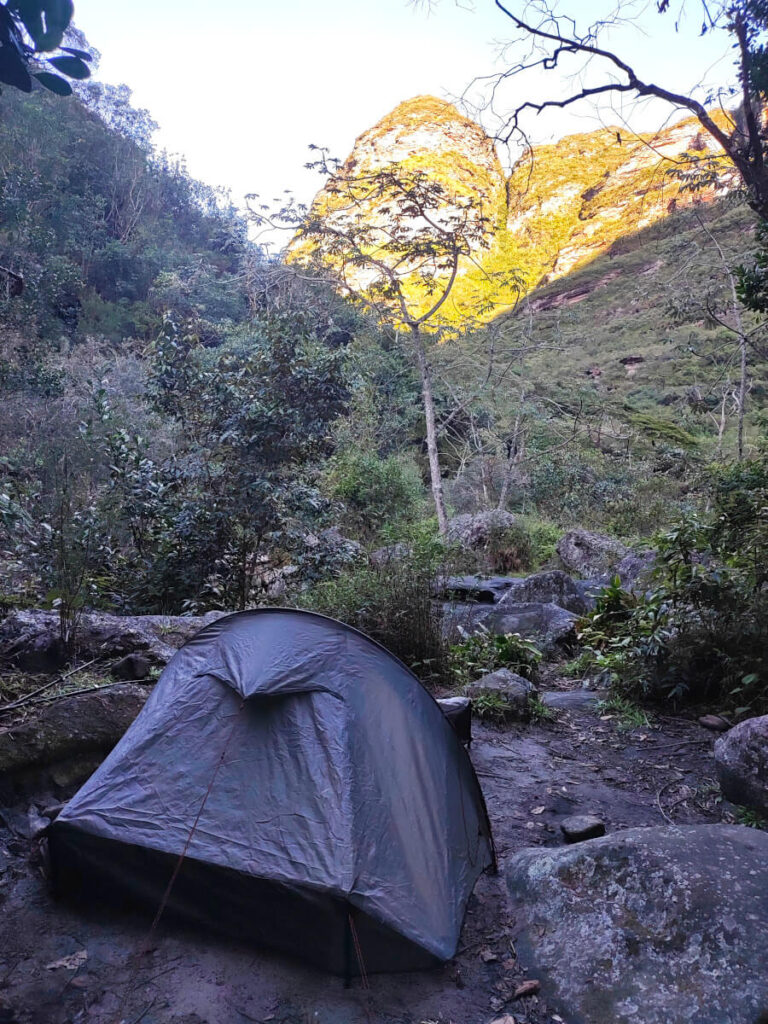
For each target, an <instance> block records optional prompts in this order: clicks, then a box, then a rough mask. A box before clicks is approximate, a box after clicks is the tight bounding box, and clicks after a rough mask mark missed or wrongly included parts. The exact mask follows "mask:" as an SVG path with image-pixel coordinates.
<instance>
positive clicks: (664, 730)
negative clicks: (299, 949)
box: [0, 678, 753, 1024]
mask: <svg viewBox="0 0 768 1024" xmlns="http://www.w3.org/2000/svg"><path fill="white" fill-rule="evenodd" d="M547 686H548V687H549V689H550V690H552V689H554V690H555V691H559V695H558V696H556V697H555V698H553V701H554V703H559V704H561V705H562V704H565V705H568V704H575V705H577V706H575V707H570V708H568V707H560V708H559V709H557V711H556V718H555V719H554V720H552V721H544V722H539V723H527V724H524V723H520V724H515V725H511V726H508V727H503V728H500V727H499V728H497V727H492V726H487V725H483V724H482V723H477V722H476V723H475V726H474V737H475V738H474V741H473V744H472V748H471V751H472V758H473V761H474V763H475V766H476V768H477V772H478V775H479V777H480V779H481V782H482V786H483V789H484V792H485V795H486V800H487V803H488V808H489V812H490V816H491V819H492V823H493V828H494V834H495V839H496V843H497V847H498V854H499V866H500V872H499V874H498V875H496V876H486V877H483V878H482V879H481V880H480V882H479V883H478V885H477V887H476V890H475V894H474V896H473V898H472V901H471V904H470V907H469V910H468V913H467V918H466V924H465V927H464V932H463V935H462V943H461V948H460V951H459V954H458V956H457V957H456V958H455V960H454V961H453V962H451V963H450V964H448V965H447V966H446V967H444V968H442V969H440V970H436V971H432V972H426V973H418V974H409V975H387V976H379V977H372V978H370V979H368V985H367V986H363V985H362V984H361V983H360V982H356V983H354V985H353V987H352V988H351V989H349V990H345V989H344V988H343V985H342V983H341V982H340V981H339V980H338V979H336V978H332V977H328V976H325V975H323V974H321V973H319V972H317V971H315V970H312V969H309V968H307V967H305V966H303V965H301V964H298V963H294V962H291V961H289V960H287V959H285V958H284V957H278V956H273V955H270V954H268V953H264V952H262V951H259V950H254V949H249V948H245V947H243V946H239V945H238V944H237V943H233V942H228V941H223V940H220V939H218V938H216V937H213V936H210V935H202V934H198V933H196V932H194V931H189V930H184V929H181V928H178V927H174V926H170V925H166V924H164V923H161V925H160V928H159V929H158V931H157V932H156V933H155V935H154V936H153V938H152V942H151V950H150V952H148V953H144V952H141V949H142V945H143V943H144V941H145V939H146V936H147V932H148V928H149V924H150V922H149V921H148V920H147V919H146V918H144V917H141V916H138V915H137V916H136V917H132V918H131V917H125V916H122V917H116V916H115V915H114V914H113V913H111V912H102V913H100V912H99V911H98V910H91V911H90V912H88V913H85V912H84V911H83V910H82V909H77V908H72V907H68V906H66V905H65V904H62V903H58V902H54V901H53V900H52V898H51V896H50V895H49V893H48V890H47V886H46V880H45V864H44V859H43V856H42V850H41V844H40V843H39V842H38V841H35V840H33V839H30V838H29V836H30V833H31V832H33V831H34V830H35V827H36V824H39V822H38V821H37V815H38V814H39V813H41V812H42V811H44V810H45V809H46V808H45V806H44V805H46V804H47V803H49V802H50V801H53V800H55V799H57V798H59V797H61V796H64V795H66V789H67V778H66V776H63V777H60V778H59V783H58V784H57V783H56V781H55V780H54V779H52V778H51V777H50V776H47V775H44V774H41V775H40V776H39V779H40V782H39V785H38V791H37V792H35V791H34V787H33V790H32V791H29V792H28V795H27V797H26V798H24V799H20V798H18V797H17V800H16V803H15V805H12V806H8V805H7V797H6V807H5V809H4V810H3V812H2V813H3V819H2V823H1V824H0V901H1V905H2V923H3V926H2V929H0V1021H4V1022H6V1024H9V1022H18V1024H64V1022H72V1024H74V1022H81V1021H82V1022H92V1024H118V1022H119V1021H125V1022H127V1024H139V1022H140V1021H143V1022H144V1024H171V1022H174V1024H241V1022H250V1021H259V1022H261V1021H264V1022H267V1021H275V1022H282V1024H307V1022H314V1021H317V1022H327V1024H358V1022H359V1024H364V1022H370V1021H377V1022H382V1024H431V1022H434V1024H449V1022H452V1024H488V1022H490V1021H503V1022H504V1024H512V1021H514V1022H516V1024H523V1022H530V1024H540V1022H550V1021H561V1020H565V1021H569V1020H576V1019H577V1018H575V1017H571V1016H567V1015H564V1012H565V1011H564V1010H563V1008H562V1006H561V1004H560V1002H559V1001H558V999H557V998H555V1000H554V1002H552V1001H551V996H553V995H554V996H555V997H556V996H557V986H556V985H553V984H552V983H551V981H550V982H547V983H545V984H544V985H543V987H542V988H541V989H540V990H539V991H536V988H537V985H536V984H535V982H534V983H532V984H528V985H527V986H526V982H530V981H531V980H532V979H534V977H535V976H537V977H541V976H542V975H541V972H539V971H537V970H535V964H534V963H532V962H531V961H530V960H528V959H526V956H524V955H522V953H521V951H520V949H519V948H518V946H519V944H518V932H519V931H520V930H521V926H522V924H523V916H524V915H522V914H517V913H516V912H515V911H514V910H512V911H510V909H509V907H508V902H507V898H506V884H505V875H506V874H507V871H508V868H509V865H510V864H511V862H512V859H513V857H514V855H515V854H517V853H518V852H519V851H521V850H524V849H526V848H529V847H536V846H544V847H551V848H562V847H563V845H564V838H563V834H562V831H561V828H560V826H561V823H562V821H563V820H564V819H565V818H567V817H568V816H572V815H574V814H577V813H578V814H583V813H591V814H595V815H597V816H598V817H599V818H600V819H601V820H602V821H603V822H604V824H605V828H606V830H607V832H608V834H609V836H611V835H613V834H615V833H616V832H618V831H620V830H624V829H627V828H632V827H636V826H660V825H668V824H669V823H672V822H674V823H677V824H700V823H713V822H722V821H729V820H733V814H732V810H733V809H732V808H729V806H728V805H725V804H724V803H723V802H722V801H721V800H720V796H719V789H718V786H717V782H716V778H715V771H714V762H713V757H712V749H713V744H714V741H715V738H716V734H714V733H712V732H709V731H707V730H706V729H704V728H703V727H702V726H700V725H699V724H698V723H697V721H696V718H695V717H690V718H689V717H676V716H668V715H654V716H652V717H649V719H648V721H647V723H646V724H642V725H639V726H635V727H633V728H627V724H628V723H625V722H623V721H622V720H621V719H620V718H618V717H616V716H615V715H610V714H605V713H601V711H600V708H599V707H595V705H594V703H592V704H591V705H587V706H584V700H585V694H584V693H583V691H580V690H578V689H576V688H577V686H578V684H576V683H574V682H573V681H569V680H559V679H556V678H554V679H552V678H551V679H550V680H549V681H548V683H547ZM74 699H77V698H74ZM586 700H587V701H589V700H590V696H589V695H586ZM579 705H581V706H579ZM70 788H72V787H71V783H70ZM739 831H743V832H747V831H749V830H746V829H743V830H739ZM571 849H575V848H574V847H572V848H571ZM532 968H533V969H532ZM568 968H569V965H568V963H567V962H564V963H563V964H562V971H563V972H567V971H568ZM524 986H526V987H524ZM516 993H521V994H518V995H517V997H516ZM526 993H527V994H526ZM593 1019H594V1020H595V1021H596V1020H597V1018H593ZM608 1019H609V1018H605V1020H606V1024H607V1020H608ZM633 1019H636V1020H643V1021H644V1020H645V1019H646V1018H644V1017H643V1016H642V1015H640V1016H638V1017H635V1018H633ZM672 1019H673V1018H669V1020H670V1022H671V1020H672ZM740 1019H741V1018H738V1017H723V1020H729V1021H730V1020H734V1021H736V1020H740ZM743 1020H744V1021H745V1024H746V1022H747V1021H748V1020H749V1021H753V1018H747V1017H746V1016H745V1017H744V1018H743Z"/></svg>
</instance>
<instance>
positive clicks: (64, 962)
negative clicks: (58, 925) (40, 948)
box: [45, 949, 88, 971]
mask: <svg viewBox="0 0 768 1024" xmlns="http://www.w3.org/2000/svg"><path fill="white" fill-rule="evenodd" d="M87 959H88V950H86V949H79V950H78V951H77V952H76V953H70V955H69V956H63V957H62V958H61V960H54V961H53V962H52V963H50V964H46V965H45V969H46V971H55V970H58V968H59V967H66V969H67V970H68V971H76V970H77V969H78V968H79V967H82V966H83V964H84V963H85V962H86V960H87Z"/></svg>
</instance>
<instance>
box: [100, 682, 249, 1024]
mask: <svg viewBox="0 0 768 1024" xmlns="http://www.w3.org/2000/svg"><path fill="white" fill-rule="evenodd" d="M244 707H245V700H244V699H243V700H241V701H240V707H239V708H238V709H237V713H236V714H235V716H234V721H233V722H232V728H231V729H230V730H229V733H228V735H227V739H226V742H225V743H224V748H223V750H222V751H221V755H220V757H219V760H218V762H217V763H216V767H215V768H214V770H213V775H212V776H211V781H210V782H209V783H208V788H207V789H206V791H205V795H204V796H203V801H202V803H201V804H200V808H199V810H198V812H197V814H196V816H195V820H194V821H193V822H192V828H191V829H190V830H189V835H188V836H187V839H186V842H185V843H184V848H183V849H182V851H181V853H180V854H179V856H178V859H177V860H176V865H175V867H174V869H173V873H172V874H171V877H170V879H169V880H168V885H167V886H166V887H165V892H164V893H163V896H162V899H161V900H160V903H159V905H158V908H157V913H156V914H155V916H154V919H153V921H152V924H151V925H150V926H149V931H148V932H147V934H146V935H145V936H144V938H143V939H142V941H141V942H140V943H139V944H138V946H137V948H136V951H135V953H134V954H133V968H132V970H131V975H130V977H129V978H128V982H127V984H126V988H125V994H124V995H123V998H122V1000H121V1002H120V1006H119V1008H118V1011H117V1016H116V1017H115V1018H114V1022H113V1024H123V1021H124V1018H123V1011H124V1010H125V1007H126V1005H127V1003H128V999H129V998H130V996H131V995H132V994H133V992H134V989H135V987H136V978H137V975H138V973H139V960H140V957H142V956H144V954H145V953H147V952H148V951H149V948H150V944H151V942H152V939H153V937H154V934H155V931H156V929H157V926H158V924H159V923H160V918H161V917H162V916H163V911H164V910H165V908H166V906H167V904H168V900H169V899H170V896H171V890H172V889H173V886H174V883H175V882H176V879H177V878H178V877H179V872H180V871H181V866H182V864H183V863H184V859H185V857H186V856H187V851H188V850H189V846H190V843H191V842H192V838H193V836H194V834H195V830H196V829H197V826H198V825H199V823H200V818H201V817H202V815H203V811H204V810H205V805H206V804H207V803H208V797H209V796H210V795H211V791H212V790H213V784H214V782H215V781H216V776H217V775H218V774H219V769H220V768H221V766H222V765H223V764H224V759H225V757H226V756H227V751H228V750H229V744H230V743H231V742H232V737H233V736H234V735H235V728H236V726H237V723H238V720H239V718H240V712H241V711H242V710H243V708H244Z"/></svg>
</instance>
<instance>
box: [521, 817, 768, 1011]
mask: <svg viewBox="0 0 768 1024" xmlns="http://www.w3.org/2000/svg"><path fill="white" fill-rule="evenodd" d="M507 886H508V889H509V894H510V900H511V910H512V912H513V914H514V915H515V919H516V922H517V923H518V925H519V926H520V928H521V932H520V934H519V936H518V941H517V952H518V958H519V961H520V962H521V963H522V964H523V965H524V966H525V967H527V968H528V969H529V970H530V972H531V974H532V975H533V976H534V977H536V978H539V979H540V980H541V981H542V983H543V992H544V995H545V996H546V998H547V1000H548V1001H549V1002H551V1003H552V1004H553V1005H554V1006H556V1007H557V1008H558V1010H559V1012H560V1014H562V1016H563V1017H564V1018H565V1019H566V1020H567V1021H568V1022H569V1024H607V1022H608V1021H610V1022H611V1024H640V1022H642V1024H672V1022H674V1024H694V1022H695V1024H759V1022H760V1021H765V1020H768V967H767V966H766V940H765V937H766V935H767V934H768V833H765V832H760V831H758V830H756V829H749V828H744V827H743V826H734V825H695V826H689V827H685V828H677V827H664V828H635V829H629V830H627V831H625V832H619V833H616V834H614V835H610V836H606V837H604V838H602V839H593V840H590V841H588V842H584V843H579V844H578V845H576V846H569V847H563V848H556V849H542V848H539V849H532V850H525V851H523V852H522V853H520V854H518V855H517V856H516V857H515V858H514V859H513V860H512V862H511V865H510V867H509V869H508V870H507Z"/></svg>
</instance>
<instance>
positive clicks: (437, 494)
mask: <svg viewBox="0 0 768 1024" xmlns="http://www.w3.org/2000/svg"><path fill="white" fill-rule="evenodd" d="M410 327H411V337H412V338H413V348H414V352H415V354H416V364H417V366H418V367H419V376H420V378H421V399H422V404H423V406H424V419H425V421H426V424H427V455H428V456H429V477H430V482H431V485H432V498H433V499H434V502H435V512H436V513H437V528H438V529H439V531H440V533H441V534H445V533H446V531H447V530H448V517H447V515H446V513H445V496H444V495H443V478H442V476H441V475H440V454H439V452H438V448H437V424H436V422H435V402H434V398H433V396H432V369H431V367H430V365H429V362H428V360H427V353H426V351H425V350H424V342H423V340H422V337H421V332H420V331H419V327H418V324H411V325H410Z"/></svg>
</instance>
